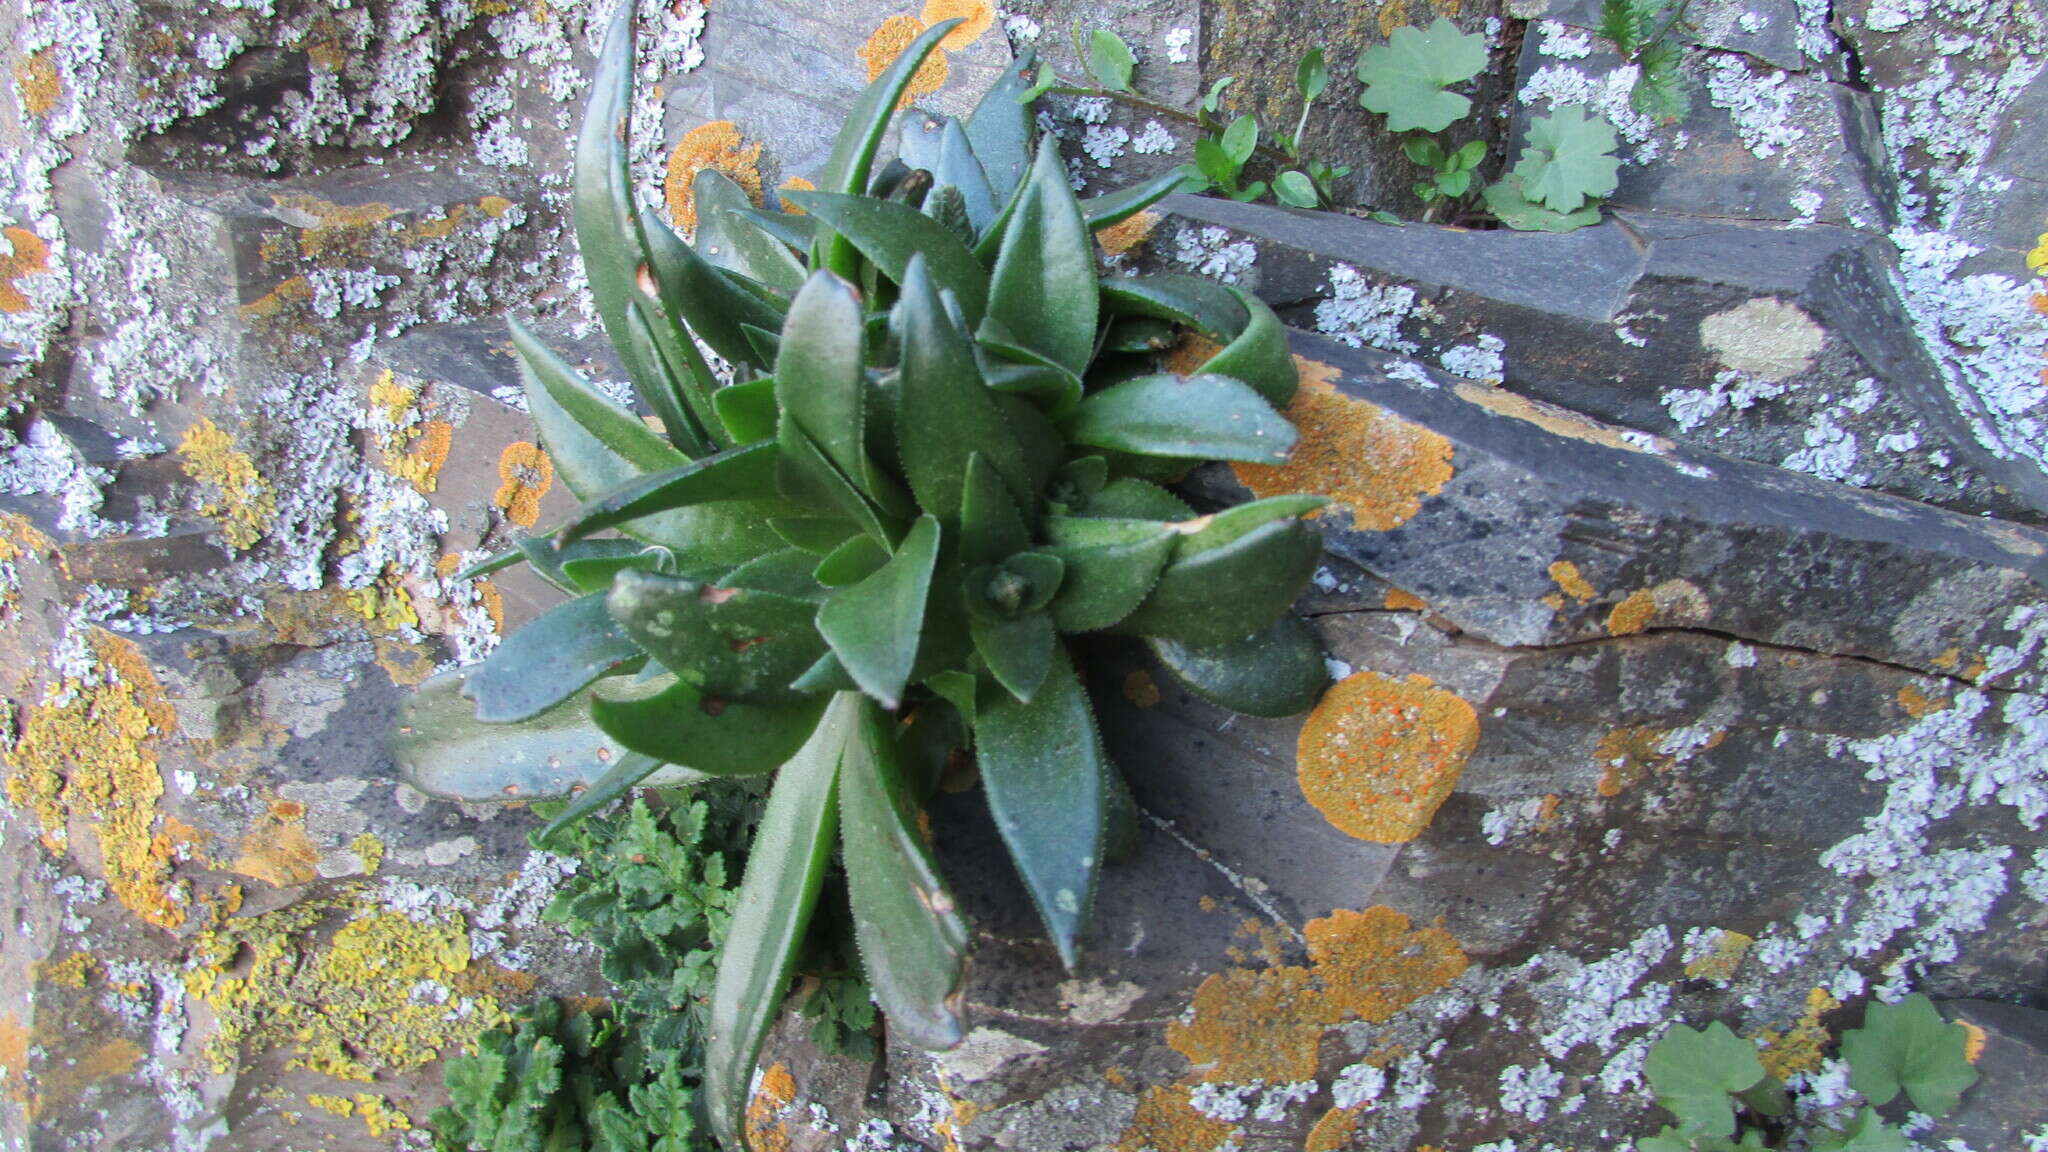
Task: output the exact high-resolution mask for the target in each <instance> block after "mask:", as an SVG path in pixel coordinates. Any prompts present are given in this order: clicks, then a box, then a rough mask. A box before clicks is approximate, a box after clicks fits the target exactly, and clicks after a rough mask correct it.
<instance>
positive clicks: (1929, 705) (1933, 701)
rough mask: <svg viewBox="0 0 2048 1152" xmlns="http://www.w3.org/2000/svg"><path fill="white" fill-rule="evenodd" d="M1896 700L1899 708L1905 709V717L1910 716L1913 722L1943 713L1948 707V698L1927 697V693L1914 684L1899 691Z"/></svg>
mask: <svg viewBox="0 0 2048 1152" xmlns="http://www.w3.org/2000/svg"><path fill="white" fill-rule="evenodd" d="M1898 699H1899V707H1901V708H1903V709H1905V710H1906V715H1908V716H1911V717H1912V718H1913V719H1915V720H1918V719H1920V718H1922V717H1924V716H1929V715H1932V714H1933V713H1936V712H1941V711H1945V710H1946V709H1947V708H1948V706H1949V698H1948V697H1946V696H1929V695H1928V694H1927V693H1925V692H1922V691H1921V690H1920V688H1919V686H1918V685H1915V684H1908V685H1906V686H1905V687H1904V688H1901V689H1899V697H1898Z"/></svg>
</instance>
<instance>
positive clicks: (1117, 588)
mask: <svg viewBox="0 0 2048 1152" xmlns="http://www.w3.org/2000/svg"><path fill="white" fill-rule="evenodd" d="M1058 523H1060V521H1057V520H1048V521H1047V526H1048V531H1049V534H1051V535H1052V537H1053V541H1054V542H1053V543H1052V544H1050V545H1047V546H1046V547H1045V549H1044V551H1046V552H1049V553H1051V554H1052V555H1054V556H1057V557H1059V559H1060V563H1061V565H1062V575H1061V577H1060V589H1059V592H1058V593H1057V594H1056V595H1054V596H1053V598H1052V604H1051V609H1052V614H1053V619H1054V621H1056V622H1057V623H1058V624H1059V628H1060V631H1062V632H1090V631H1094V630H1096V629H1100V628H1108V627H1110V626H1111V625H1113V624H1116V623H1118V622H1119V621H1121V620H1123V619H1124V617H1126V616H1129V615H1130V614H1131V613H1132V612H1133V611H1136V610H1137V607H1138V605H1140V604H1142V603H1144V601H1145V598H1146V597H1147V596H1149V595H1151V593H1152V589H1153V588H1154V587H1155V586H1156V585H1157V584H1158V582H1159V574H1160V573H1161V572H1162V571H1164V570H1165V568H1166V564H1167V561H1168V560H1169V559H1171V558H1172V556H1173V544H1174V540H1175V539H1176V535H1175V533H1174V532H1173V530H1172V528H1170V527H1169V526H1167V525H1165V524H1157V523H1150V522H1146V521H1141V520H1122V521H1115V520H1097V521H1094V522H1093V523H1094V524H1096V525H1103V526H1109V527H1107V528H1101V529H1097V530H1093V531H1083V532H1078V533H1074V532H1069V533H1061V532H1058V531H1054V530H1053V529H1054V526H1055V525H1057V524H1058ZM1067 523H1069V524H1072V522H1071V521H1068V522H1067ZM1063 535H1064V536H1065V537H1066V539H1064V540H1062V539H1061V537H1062V536H1063Z"/></svg>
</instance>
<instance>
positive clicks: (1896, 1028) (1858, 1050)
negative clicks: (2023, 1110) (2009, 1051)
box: [1842, 992, 1977, 1117]
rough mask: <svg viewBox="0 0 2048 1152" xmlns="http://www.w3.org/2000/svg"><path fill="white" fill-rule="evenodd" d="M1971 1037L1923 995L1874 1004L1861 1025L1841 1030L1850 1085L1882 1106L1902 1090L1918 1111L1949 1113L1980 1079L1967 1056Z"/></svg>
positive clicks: (1930, 1114)
mask: <svg viewBox="0 0 2048 1152" xmlns="http://www.w3.org/2000/svg"><path fill="white" fill-rule="evenodd" d="M1968 1040H1969V1030H1968V1029H1967V1028H1965V1027H1963V1025H1961V1024H1952V1023H1949V1022H1948V1021H1946V1020H1943V1019H1942V1018H1941V1013H1940V1012H1938V1011H1936V1010H1935V1008H1934V1002H1933V1001H1932V1000H1929V999H1928V998H1927V997H1926V995H1924V994H1922V993H1918V992H1916V993H1914V994H1913V995H1911V996H1908V997H1906V998H1905V999H1904V1000H1901V1001H1900V1002H1898V1003H1897V1004H1884V1003H1873V1004H1872V1005H1871V1006H1870V1010H1869V1011H1868V1012H1867V1013H1865V1015H1864V1017H1863V1026H1862V1027H1861V1028H1852V1029H1850V1030H1849V1031H1847V1032H1844V1033H1843V1034H1842V1056H1843V1058H1844V1059H1846V1060H1848V1061H1849V1068H1850V1074H1849V1086H1850V1087H1852V1088H1854V1089H1856V1091H1858V1092H1861V1093H1862V1094H1863V1098H1864V1099H1866V1100H1868V1101H1870V1102H1871V1103H1872V1104H1878V1105H1882V1104H1888V1103H1890V1102H1891V1100H1892V1098H1893V1097H1894V1096H1897V1095H1898V1094H1899V1090H1900V1089H1901V1088H1904V1089H1905V1091H1906V1095H1908V1096H1910V1097H1912V1100H1913V1107H1914V1108H1915V1109H1917V1110H1918V1111H1921V1112H1924V1113H1926V1114H1927V1115H1929V1116H1936V1117H1939V1116H1946V1115H1947V1114H1948V1113H1950V1112H1952V1111H1954V1110H1955V1107H1956V1104H1957V1103H1958V1102H1959V1101H1960V1100H1961V1099H1962V1094H1963V1090H1964V1089H1965V1088H1968V1087H1969V1086H1970V1085H1972V1084H1975V1083H1976V1082H1977V1070H1976V1069H1975V1068H1973V1067H1971V1066H1970V1061H1969V1059H1968V1058H1967V1057H1966V1056H1965V1051H1966V1050H1967V1048H1968V1047H1969V1043H1968Z"/></svg>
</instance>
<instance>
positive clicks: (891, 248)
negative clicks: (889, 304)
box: [783, 192, 988, 341]
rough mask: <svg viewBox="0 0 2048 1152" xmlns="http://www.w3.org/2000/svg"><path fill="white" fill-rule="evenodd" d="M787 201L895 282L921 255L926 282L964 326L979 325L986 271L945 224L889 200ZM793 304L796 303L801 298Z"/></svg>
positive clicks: (798, 197)
mask: <svg viewBox="0 0 2048 1152" xmlns="http://www.w3.org/2000/svg"><path fill="white" fill-rule="evenodd" d="M789 199H790V202H791V203H792V204H796V205H798V206H800V207H802V208H803V209H804V210H805V211H807V212H809V213H810V214H811V215H813V216H816V217H817V218H818V219H820V220H822V221H824V222H825V224H826V225H827V226H829V227H831V228H833V229H835V230H837V231H838V232H839V234H840V235H842V236H844V237H846V239H847V240H848V241H849V242H851V243H852V244H853V246H854V247H855V248H858V249H859V250H860V254H861V255H863V256H865V257H867V258H868V259H869V260H871V261H873V262H874V264H875V267H877V268H880V269H881V270H882V275H884V276H887V277H888V278H889V279H890V280H892V281H894V282H895V283H898V284H901V283H903V280H904V277H905V276H907V275H908V274H909V271H910V261H911V260H912V259H913V258H914V257H917V256H923V257H924V263H925V268H926V270H927V271H929V272H930V274H931V278H932V279H933V280H934V281H935V282H936V283H937V284H938V286H939V287H940V288H943V289H945V290H946V291H948V292H951V293H952V294H953V295H954V296H955V297H956V298H957V299H958V300H959V301H960V310H961V311H962V312H963V313H965V314H966V317H967V322H968V323H969V324H977V323H979V322H980V321H981V316H982V312H983V310H984V309H985V308H986V307H987V305H988V273H986V272H985V271H983V270H982V267H981V262H980V261H978V260H976V259H975V258H974V253H972V252H970V251H968V250H967V246H966V245H964V244H962V243H960V240H959V238H958V237H955V236H954V235H953V234H952V233H951V232H948V231H947V230H946V227H945V225H943V224H940V223H939V222H938V221H937V220H934V219H932V218H931V217H929V216H927V215H925V214H924V213H922V212H919V211H918V210H917V209H915V208H912V207H911V206H910V205H908V204H899V203H896V202H895V201H892V200H874V199H870V198H869V197H866V196H839V195H834V194H832V193H830V192H791V193H789ZM807 290H808V288H807ZM798 301H799V305H800V304H801V302H802V296H801V295H799V297H798ZM790 315H791V320H792V322H793V321H794V319H795V315H796V306H792V308H791V311H790ZM783 338H784V340H785V341H787V340H791V339H795V338H796V336H795V333H794V332H792V331H789V330H785V331H784V332H783Z"/></svg>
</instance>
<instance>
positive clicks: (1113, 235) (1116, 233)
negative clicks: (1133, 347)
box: [1095, 212, 1213, 371]
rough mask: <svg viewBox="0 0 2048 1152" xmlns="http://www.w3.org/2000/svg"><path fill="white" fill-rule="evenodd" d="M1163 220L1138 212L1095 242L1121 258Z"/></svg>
mask: <svg viewBox="0 0 2048 1152" xmlns="http://www.w3.org/2000/svg"><path fill="white" fill-rule="evenodd" d="M1163 219H1165V217H1163V216H1161V215H1160V214H1159V213H1157V212H1139V213H1137V214H1136V215H1133V216H1130V217H1128V218H1126V219H1123V220H1119V221H1117V222H1116V223H1114V224H1111V225H1110V226H1109V227H1107V228H1104V229H1102V230H1101V231H1099V232H1097V233H1096V234H1095V240H1096V242H1097V243H1099V244H1101V245H1102V250H1103V251H1104V252H1107V253H1109V254H1110V255H1111V256H1121V255H1123V254H1124V253H1126V252H1129V251H1130V250H1131V249H1133V248H1136V247H1139V246H1140V245H1142V244H1144V243H1145V241H1147V240H1150V239H1151V238H1152V230H1153V229H1155V228H1157V227H1159V222H1160V221H1161V220H1163ZM1212 355H1213V353H1212ZM1204 359H1207V357H1204ZM1176 371H1177V369H1176Z"/></svg>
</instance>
